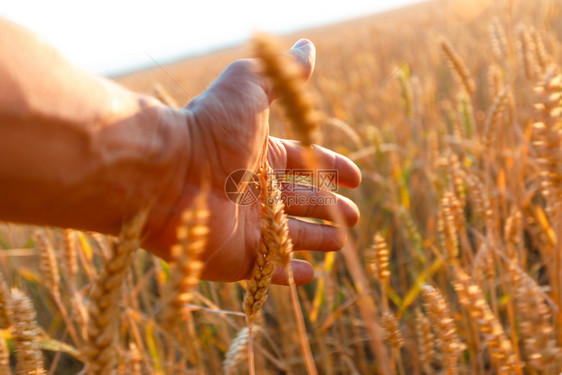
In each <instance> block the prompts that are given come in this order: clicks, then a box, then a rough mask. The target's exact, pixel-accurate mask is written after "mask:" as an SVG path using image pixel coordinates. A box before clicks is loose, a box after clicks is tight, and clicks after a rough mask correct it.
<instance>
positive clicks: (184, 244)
mask: <svg viewBox="0 0 562 375" xmlns="http://www.w3.org/2000/svg"><path fill="white" fill-rule="evenodd" d="M207 199H208V194H207V191H206V188H203V189H202V190H201V193H200V194H198V195H197V197H196V198H195V200H194V202H193V207H192V208H190V209H187V210H186V211H184V213H183V214H182V218H181V224H180V225H179V226H178V228H177V230H176V238H177V243H176V244H175V245H174V246H173V247H172V262H171V263H170V279H171V280H170V289H171V290H170V295H171V296H172V299H171V301H170V302H169V303H168V304H167V305H166V308H165V310H164V313H163V317H164V318H163V321H164V323H165V325H166V326H167V327H168V328H169V329H171V328H173V327H174V326H175V324H176V322H177V321H178V319H181V320H183V321H187V320H188V319H189V314H188V310H187V307H186V305H187V304H188V303H190V302H191V301H192V300H193V294H192V292H193V289H194V288H195V286H196V285H197V282H198V280H199V274H200V273H201V270H202V269H203V265H204V263H203V261H202V259H201V257H202V255H203V253H204V251H205V249H206V247H207V242H208V237H209V227H208V221H209V209H208V206H207V203H208V202H207Z"/></svg>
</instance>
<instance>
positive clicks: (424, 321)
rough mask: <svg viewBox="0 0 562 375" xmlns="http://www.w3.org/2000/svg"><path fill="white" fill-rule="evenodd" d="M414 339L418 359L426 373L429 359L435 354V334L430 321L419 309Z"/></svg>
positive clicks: (428, 367)
mask: <svg viewBox="0 0 562 375" xmlns="http://www.w3.org/2000/svg"><path fill="white" fill-rule="evenodd" d="M416 339H417V344H418V350H419V353H420V361H421V363H422V366H423V368H424V371H425V372H426V373H429V372H430V371H429V369H430V368H431V366H430V363H431V359H432V358H433V356H434V355H435V348H434V342H435V335H434V334H433V332H432V330H431V323H430V322H429V319H428V318H427V316H425V315H424V314H423V313H422V312H421V311H420V310H417V311H416Z"/></svg>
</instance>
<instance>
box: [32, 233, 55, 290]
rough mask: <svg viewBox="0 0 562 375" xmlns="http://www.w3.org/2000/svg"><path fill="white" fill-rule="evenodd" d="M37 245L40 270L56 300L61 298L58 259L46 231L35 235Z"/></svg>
mask: <svg viewBox="0 0 562 375" xmlns="http://www.w3.org/2000/svg"><path fill="white" fill-rule="evenodd" d="M35 244H36V247H37V252H38V253H39V269H40V270H41V273H42V274H43V277H45V284H46V286H47V288H48V289H49V291H50V292H51V293H52V294H53V296H54V298H55V299H57V298H60V289H59V284H60V276H59V267H58V264H57V257H56V255H55V250H54V249H53V246H52V245H51V243H50V241H49V239H48V237H47V233H46V232H45V230H44V229H42V230H40V231H38V232H36V233H35Z"/></svg>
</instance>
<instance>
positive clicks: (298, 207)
mask: <svg viewBox="0 0 562 375" xmlns="http://www.w3.org/2000/svg"><path fill="white" fill-rule="evenodd" d="M281 199H282V200H283V203H284V204H285V212H286V213H287V214H288V215H292V216H301V217H312V218H316V219H323V220H329V221H336V219H338V220H340V221H341V224H342V225H345V226H347V227H353V226H355V225H356V224H357V222H358V221H359V208H358V207H357V205H356V204H355V203H353V201H351V200H350V199H348V198H346V197H344V196H342V195H339V194H336V193H333V192H331V191H326V190H322V189H319V188H317V187H315V186H312V185H303V184H294V183H290V182H283V183H282V184H281Z"/></svg>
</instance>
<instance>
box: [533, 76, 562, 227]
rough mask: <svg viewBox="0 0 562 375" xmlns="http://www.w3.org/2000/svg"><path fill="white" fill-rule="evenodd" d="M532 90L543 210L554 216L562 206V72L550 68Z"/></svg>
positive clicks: (534, 131)
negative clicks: (534, 95)
mask: <svg viewBox="0 0 562 375" xmlns="http://www.w3.org/2000/svg"><path fill="white" fill-rule="evenodd" d="M535 91H536V95H537V99H536V104H535V111H536V118H537V121H536V122H535V123H534V124H533V138H534V146H535V149H536V151H537V156H538V160H537V161H538V164H539V166H540V167H541V170H540V177H541V190H542V194H543V196H544V198H545V200H546V202H547V207H546V209H547V212H548V213H549V214H551V216H554V215H559V214H560V212H561V208H562V189H561V187H560V186H561V184H562V151H561V150H560V144H561V142H562V135H561V130H560V129H561V128H562V126H561V121H560V114H561V113H562V105H561V98H562V75H560V74H559V73H558V72H557V70H556V69H550V70H549V71H548V72H546V73H545V76H544V78H543V80H542V82H541V83H540V84H539V85H538V87H537V88H536V89H535Z"/></svg>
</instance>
